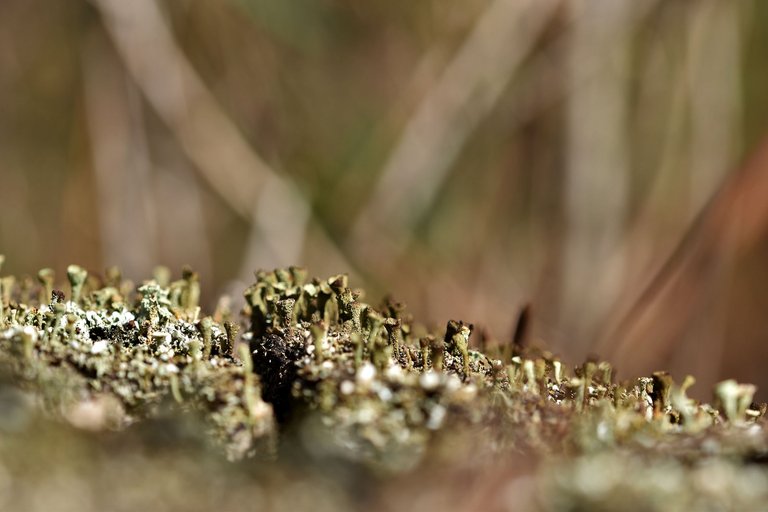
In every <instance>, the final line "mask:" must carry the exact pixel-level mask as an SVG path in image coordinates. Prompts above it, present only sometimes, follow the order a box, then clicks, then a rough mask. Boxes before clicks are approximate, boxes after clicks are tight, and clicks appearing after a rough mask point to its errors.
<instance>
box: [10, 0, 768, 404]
mask: <svg viewBox="0 0 768 512" xmlns="http://www.w3.org/2000/svg"><path fill="white" fill-rule="evenodd" d="M767 57H768V3H766V2H761V1H759V0H752V1H748V0H745V1H728V2H723V1H717V0H689V1H682V0H681V1H665V2H662V1H658V0H611V1H610V2H608V1H598V0H592V1H591V0H461V1H456V0H440V1H437V0H422V1H419V2H412V1H392V0H386V1H380V0H372V1H367V2H355V1H348V0H294V1H291V2H283V1H276V0H220V1H217V2H210V1H204V0H173V1H155V0H131V1H125V0H92V1H89V2H88V1H79V0H78V1H74V0H73V1H68V2H56V1H52V0H2V1H1V2H0V253H4V254H5V255H6V256H7V264H6V266H5V267H4V269H3V272H4V273H13V274H33V275H34V273H35V272H36V271H37V269H39V268H41V267H44V266H50V267H53V268H54V269H56V270H57V271H58V272H59V273H60V274H59V275H60V276H63V271H64V269H65V267H66V265H67V264H69V263H73V262H77V263H80V264H82V265H83V266H86V267H87V268H88V269H90V270H91V271H93V272H100V271H102V270H103V269H104V268H106V267H107V266H110V265H115V264H117V265H119V266H120V267H122V269H123V270H124V273H125V274H126V275H127V276H128V277H130V278H132V279H136V280H139V279H142V278H144V277H147V276H149V275H151V272H152V269H153V268H154V267H155V266H156V265H158V264H163V265H167V266H169V267H171V268H172V269H174V271H175V272H177V273H178V272H179V270H180V268H181V266H182V265H184V264H190V265H192V266H193V267H194V268H195V269H196V270H197V271H199V273H200V275H201V279H202V284H203V289H204V291H205V297H204V298H205V300H206V302H207V304H208V305H209V306H212V305H213V304H215V302H216V300H217V297H218V296H219V295H221V294H225V293H229V294H232V295H233V296H234V297H239V295H240V294H241V293H242V290H243V289H244V287H245V286H246V285H247V284H248V283H249V281H250V280H251V277H252V273H253V271H254V270H255V269H257V268H273V267H275V266H283V265H289V264H300V265H305V266H307V267H308V268H309V269H310V272H311V273H312V274H314V275H326V274H334V273H341V272H348V273H349V274H350V275H351V278H352V283H353V285H355V286H360V287H364V288H366V289H367V290H368V296H367V297H366V299H367V300H368V301H369V302H374V303H376V302H378V301H379V300H380V298H381V297H383V296H384V295H385V294H386V293H387V292H392V293H393V294H394V297H395V298H396V299H398V300H401V301H404V302H406V303H407V304H408V305H409V306H410V309H411V311H412V312H413V313H414V315H415V316H416V317H417V318H421V319H424V320H425V321H427V322H432V323H433V324H434V325H436V326H443V325H444V322H445V321H446V320H447V319H448V318H457V319H458V318H461V319H464V320H466V321H470V322H474V323H475V326H476V332H475V335H474V338H475V342H478V343H479V339H480V338H481V336H480V335H479V333H480V332H481V331H482V332H484V333H485V336H484V337H485V338H486V340H487V343H508V342H509V340H510V338H511V335H512V331H513V328H514V325H515V322H516V319H517V316H518V313H519V311H520V310H521V308H522V307H523V306H524V305H526V304H530V305H531V312H532V315H531V319H532V323H531V336H530V338H531V340H530V341H531V343H534V344H538V345H542V346H546V347H549V348H550V349H552V350H553V351H555V352H557V353H559V354H561V355H562V357H564V358H565V359H567V360H569V361H571V362H580V361H582V360H583V359H584V358H585V357H587V356H588V355H589V354H600V355H601V356H602V357H605V358H608V359H609V360H611V361H613V362H614V363H616V364H617V365H618V368H619V378H622V377H623V378H629V377H632V376H636V375H638V374H640V373H641V372H648V371H652V370H656V369H668V370H670V371H671V372H672V373H673V375H674V376H675V377H676V378H677V379H681V378H682V377H683V376H684V375H685V374H686V373H692V374H695V375H696V377H697V379H698V382H699V384H698V385H697V386H696V387H695V388H694V389H693V394H694V395H697V394H698V395H699V396H702V397H708V396H709V387H710V386H711V384H712V383H714V382H715V381H717V380H719V379H722V378H726V377H735V378H737V379H740V380H745V381H750V382H754V383H756V384H758V386H760V388H761V389H760V390H759V392H758V396H759V397H761V399H762V400H766V399H768V372H765V371H764V368H765V366H766V363H768V314H766V312H767V310H768V229H765V228H766V226H767V225H768V184H767V183H766V181H768V150H766V149H765V147H764V145H763V136H764V135H765V134H766V133H767V132H768V66H767V65H766V62H768V61H767V60H766V58H767Z"/></svg>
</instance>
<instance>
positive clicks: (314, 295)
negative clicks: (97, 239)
mask: <svg viewBox="0 0 768 512" xmlns="http://www.w3.org/2000/svg"><path fill="white" fill-rule="evenodd" d="M0 261H1V259H0ZM168 276H169V272H168V271H167V270H163V269H161V270H159V271H158V272H156V273H155V279H152V280H148V281H146V282H144V283H142V284H141V285H140V286H138V287H134V286H133V284H132V283H130V282H128V281H125V280H123V279H122V277H121V275H120V272H119V271H117V270H115V269H112V270H110V271H108V272H107V275H106V277H103V278H102V277H96V276H92V275H88V274H87V272H86V271H85V270H83V269H82V268H80V267H77V266H70V267H69V269H68V272H67V277H68V281H69V290H70V292H69V293H68V294H67V293H63V292H61V291H59V290H58V289H57V288H56V286H57V281H56V276H55V275H54V273H53V271H52V270H50V269H44V270H42V271H40V273H39V274H38V278H39V289H38V290H36V293H35V290H30V289H29V284H28V283H29V282H30V280H29V279H13V278H8V277H5V278H0V366H2V369H3V373H4V374H5V375H6V376H8V378H7V379H6V380H8V381H9V382H12V383H13V384H12V385H13V386H15V387H16V388H19V389H22V390H24V392H26V393H30V394H31V395H33V396H35V397H38V398H39V400H37V401H36V402H35V403H38V404H40V406H39V408H40V409H41V411H42V412H41V414H43V416H44V417H46V418H49V420H51V421H62V422H66V423H69V424H71V425H74V426H75V427H76V428H77V429H87V430H97V431H105V430H107V431H112V430H115V431H121V430H125V429H126V428H127V427H129V426H131V425H134V424H141V423H142V422H145V421H152V418H156V417H158V416H162V415H163V414H164V411H167V410H173V411H180V412H182V413H183V412H188V413H189V412H192V413H195V414H196V415H198V416H200V417H201V418H202V421H203V424H204V425H205V427H206V431H207V432H208V434H207V438H208V439H210V440H211V441H213V442H214V444H215V445H217V446H220V447H221V450H222V451H223V452H224V453H225V454H226V455H227V456H228V458H229V459H243V458H246V459H247V458H248V456H249V455H259V456H260V457H259V460H264V459H267V460H273V461H274V460H277V461H280V460H281V459H283V458H285V457H286V456H285V450H283V449H282V448H280V446H285V445H287V444H292V443H295V444H298V445H301V446H302V450H303V451H302V453H305V456H306V457H309V458H312V457H314V458H317V457H321V458H323V457H326V458H327V457H331V458H332V459H333V460H341V461H347V462H348V463H350V464H354V465H361V466H362V467H365V468H368V470H370V471H373V472H375V473H376V474H379V475H390V476H392V475H404V474H411V472H414V471H418V468H425V467H431V465H434V464H439V465H441V466H442V467H444V468H452V467H453V468H461V467H464V466H466V465H468V464H469V462H468V461H474V462H472V464H479V465H481V466H482V465H484V464H485V465H488V464H491V463H496V462H498V461H499V460H504V461H510V460H515V458H518V459H519V460H529V459H530V458H532V457H533V458H535V459H536V460H539V461H540V463H539V464H538V465H537V466H536V468H537V469H535V470H534V473H533V476H531V477H530V478H531V479H532V481H535V482H536V486H535V487H536V489H538V490H540V491H541V492H542V493H543V494H541V496H540V497H539V498H537V499H536V500H534V501H535V503H532V504H531V507H534V508H538V509H540V510H560V509H565V510H573V509H575V508H579V507H600V506H602V507H603V508H605V507H607V508H608V509H611V507H612V506H614V505H612V504H615V506H620V505H621V501H620V498H621V496H622V492H623V491H622V489H624V490H625V491H626V492H637V493H638V495H639V496H641V497H639V498H637V500H638V501H635V502H633V503H632V507H635V506H636V507H637V509H643V510H668V509H671V508H675V507H683V508H686V507H688V508H690V507H693V508H696V504H697V503H699V502H698V501H696V499H697V497H700V496H703V495H701V494H698V495H697V494H695V493H694V494H693V495H691V494H690V493H683V492H680V493H676V491H675V490H674V489H671V488H669V486H667V487H664V485H663V484H664V478H666V477H668V478H674V479H677V480H675V481H676V482H677V483H678V484H679V485H680V486H684V485H688V484H690V485H693V484H695V482H698V481H700V480H701V479H703V478H706V476H702V474H704V475H706V474H708V473H707V471H709V472H710V473H712V471H715V470H713V469H712V468H713V467H717V468H719V469H717V471H721V472H722V471H725V472H727V473H728V474H732V475H744V478H749V479H751V480H749V481H750V482H752V483H753V484H754V485H753V484H750V485H747V486H743V485H742V487H739V484H738V482H739V480H738V478H736V477H735V479H731V480H728V482H730V483H729V484H728V485H726V486H725V487H723V488H722V489H721V491H722V493H721V494H722V495H723V496H721V497H720V498H722V499H723V500H726V501H725V502H724V503H726V505H728V504H745V508H743V509H744V510H746V509H749V508H750V507H752V506H753V505H755V507H756V508H759V507H757V505H756V504H759V503H765V502H764V501H760V500H765V499H766V498H768V496H766V492H768V491H766V490H765V489H764V488H761V489H755V486H758V484H760V483H761V482H763V483H765V484H767V485H766V486H765V488H768V474H766V472H765V470H764V469H763V468H762V466H761V465H757V464H756V463H755V462H756V461H762V460H765V459H766V457H768V436H766V432H768V429H766V420H765V412H766V405H765V404H761V405H758V404H755V403H753V396H754V393H755V388H754V386H750V385H745V384H739V383H737V382H735V381H730V380H729V381H725V382H722V383H720V384H719V385H718V386H717V387H716V389H715V401H714V403H713V404H711V405H710V404H706V403H699V402H697V401H694V400H692V399H691V398H689V397H688V396H687V394H686V391H687V389H688V388H689V387H690V386H691V385H692V384H693V378H692V377H687V378H686V379H684V381H683V382H682V383H681V384H678V383H676V382H675V381H674V380H673V378H672V377H671V376H670V375H669V374H667V373H665V372H656V373H654V374H653V375H652V376H650V377H647V378H640V379H636V380H635V381H625V382H616V381H615V372H614V371H613V369H612V368H611V366H610V365H609V364H607V363H605V362H599V361H592V360H590V361H587V362H585V363H584V364H582V365H580V366H576V367H569V366H568V365H567V364H565V363H564V362H563V361H560V360H559V359H558V358H557V357H556V356H554V355H553V354H551V353H549V352H547V351H545V350H540V349H535V348H524V347H522V346H520V345H519V344H518V345H510V346H507V347H499V346H498V345H496V346H494V347H491V348H486V349H485V350H483V351H480V350H476V349H473V348H472V344H471V334H472V329H473V327H472V325H471V324H468V323H464V322H461V321H455V320H450V321H449V322H447V326H446V329H445V331H443V332H429V330H428V329H426V328H425V327H424V326H423V325H420V324H419V323H417V322H416V321H414V319H413V318H412V317H411V315H409V314H408V313H407V311H406V309H405V308H404V307H403V305H402V304H400V303H397V302H394V301H392V300H387V301H385V302H384V303H383V304H381V305H380V306H374V305H371V304H368V303H366V302H364V301H363V300H362V296H363V294H362V292H361V291H360V290H354V289H352V288H350V287H349V283H348V279H347V277H346V276H345V275H338V276H332V277H330V278H327V279H311V280H310V279H308V278H307V272H306V271H305V270H303V269H301V268H297V267H291V268H288V269H279V270H275V271H272V272H266V271H259V272H257V273H256V276H255V277H256V278H255V283H254V284H253V285H252V286H250V287H249V288H248V289H247V290H245V293H244V295H245V306H244V309H243V311H242V317H241V318H242V322H240V321H238V319H237V318H236V317H233V315H231V313H229V312H228V311H224V310H218V311H214V312H212V314H210V315H206V314H204V313H202V312H201V308H200V306H199V305H198V303H199V298H200V285H199V279H198V276H197V274H196V273H194V272H193V271H192V270H190V269H185V270H184V272H183V273H182V277H181V279H179V280H178V281H171V280H170V278H169V277H168ZM24 283H27V284H26V285H24ZM35 296H37V297H39V300H37V301H34V300H32V299H31V297H35ZM241 323H242V325H241ZM84 411H87V413H86V412H84ZM94 411H96V413H94ZM46 421H48V420H46ZM0 428H1V425H0ZM0 444H1V443H0ZM291 453H294V452H291ZM294 456H295V455H294ZM493 461H496V462H493ZM2 462H3V460H2V450H0V469H2ZM116 463H119V461H117V462H116ZM645 468H648V469H647V471H646V469H645ZM712 474H714V473H712ZM420 475H421V474H420ZM654 478H655V480H654ZM729 478H730V477H729ZM241 485H246V484H245V483H242V482H241ZM429 485H431V484H430V483H429V481H428V479H426V480H425V482H424V486H425V487H428V486H429ZM723 485H725V484H723ZM643 489H647V490H648V491H649V492H648V493H646V494H644V493H643V492H642V491H643ZM543 490H546V492H544V491H543ZM446 492H447V491H446ZM713 492H715V491H713ZM717 492H720V491H717ZM720 498H718V499H720ZM611 500H619V501H611ZM676 500H677V501H676ZM733 506H734V507H735V506H736V505H733ZM739 506H740V505H739ZM755 507H753V508H755ZM725 508H728V507H727V506H726V507H725Z"/></svg>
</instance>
